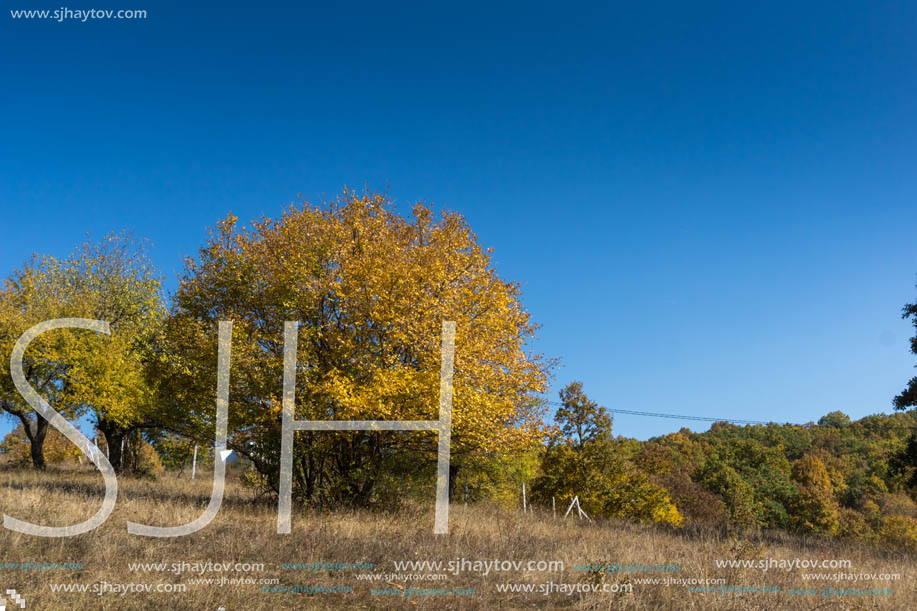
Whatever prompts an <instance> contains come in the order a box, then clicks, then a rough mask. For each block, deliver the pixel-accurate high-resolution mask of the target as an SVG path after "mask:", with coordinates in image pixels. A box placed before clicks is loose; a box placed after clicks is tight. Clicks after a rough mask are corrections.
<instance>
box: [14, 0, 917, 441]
mask: <svg viewBox="0 0 917 611" xmlns="http://www.w3.org/2000/svg"><path fill="white" fill-rule="evenodd" d="M183 4H184V3H183ZM10 8H14V9H20V8H22V9H29V8H36V9H51V10H54V9H56V8H60V7H57V6H50V5H48V6H44V5H40V4H36V3H34V2H29V1H26V0H22V1H21V2H19V3H18V4H17V5H16V6H13V7H10ZM70 8H74V7H70ZM80 8H82V7H80ZM86 8H96V9H115V10H117V9H125V8H129V9H145V10H147V12H148V15H147V18H146V19H143V20H116V19H111V20H105V19H90V20H88V21H86V22H82V21H78V20H65V21H63V22H58V21H55V20H41V19H13V18H12V16H11V15H10V14H9V13H8V12H7V13H3V14H0V53H2V57H3V58H4V61H3V62H0V83H2V89H0V206H2V209H0V211H2V216H0V275H3V276H5V275H7V274H8V273H9V272H10V271H11V270H12V269H14V268H16V267H18V266H19V265H21V263H22V262H23V261H24V260H25V259H26V258H27V257H28V256H29V254H30V253H32V252H35V251H37V252H48V253H51V254H56V255H63V254H66V253H67V252H68V251H69V250H70V249H71V248H72V247H73V246H74V245H75V244H76V243H78V242H79V241H80V240H81V238H82V236H83V234H84V233H85V232H87V231H89V232H92V233H93V234H94V235H96V236H100V235H102V234H104V233H106V232H107V231H109V230H113V229H120V228H125V227H127V228H133V229H134V230H135V232H136V233H137V234H138V235H140V236H143V237H147V238H149V239H151V240H152V241H153V243H154V248H153V251H152V254H153V256H154V259H155V261H156V262H157V264H158V265H159V266H160V267H161V268H162V270H163V272H164V274H165V276H166V279H167V284H168V287H169V288H174V287H175V284H176V282H175V276H176V274H177V273H178V271H180V269H181V265H182V258H183V257H184V256H186V255H193V254H194V253H195V252H196V250H197V248H198V246H199V245H200V244H201V243H202V241H203V240H204V239H205V237H206V230H207V228H208V227H209V226H211V225H213V224H214V223H215V222H216V221H217V220H218V219H219V218H221V217H222V216H224V215H225V214H226V213H227V212H228V211H232V212H234V213H235V214H237V215H239V216H240V217H242V218H243V219H250V218H252V217H256V216H260V215H268V216H277V215H278V214H279V213H280V212H281V210H282V209H283V207H284V206H286V205H287V204H288V203H289V202H291V201H292V200H293V199H294V198H295V196H296V194H297V193H302V194H303V195H305V196H306V197H307V198H309V199H313V200H316V199H319V198H320V197H321V196H322V195H323V194H327V195H328V196H333V195H335V194H336V193H337V192H339V191H340V189H341V188H342V187H343V186H345V185H350V186H355V187H362V186H364V185H368V186H369V187H370V188H374V189H386V188H387V189H388V192H389V193H390V195H391V196H392V197H393V198H395V199H396V200H398V201H399V202H402V203H409V202H412V201H415V200H418V199H426V200H429V201H432V202H434V203H436V204H437V205H441V206H445V207H447V208H449V209H453V210H456V211H459V212H461V213H462V214H464V215H465V216H466V217H467V219H468V221H469V222H470V224H471V226H472V227H473V228H474V229H475V231H476V232H477V233H478V235H479V238H480V240H481V241H482V242H483V243H485V244H486V245H489V246H492V247H493V248H494V249H495V258H496V263H497V268H498V270H499V271H500V273H501V274H502V275H503V276H504V277H506V278H509V279H513V280H518V281H520V282H522V283H523V288H524V301H525V304H526V306H527V308H528V309H529V310H530V311H531V312H532V314H533V316H534V318H535V320H536V321H538V322H540V323H541V324H542V325H543V328H542V330H541V333H540V339H539V341H538V344H537V346H536V347H537V348H538V349H539V350H540V351H543V352H545V353H547V354H548V355H550V356H557V357H561V358H562V359H563V366H562V367H561V368H560V369H558V370H557V372H556V374H557V376H556V380H555V383H554V387H553V388H552V393H551V394H552V398H555V399H556V390H557V389H558V388H559V387H560V386H562V385H563V384H565V383H567V382H569V381H571V380H581V381H583V383H584V385H585V390H586V392H587V393H588V394H589V395H590V396H591V397H593V398H594V399H596V400H597V401H599V402H600V403H602V404H604V405H606V406H608V407H612V408H623V409H635V410H645V411H659V412H675V413H685V414H700V415H710V416H721V417H730V418H746V419H756V420H757V419H764V420H776V421H781V422H783V421H796V422H806V421H809V420H817V419H818V418H819V417H820V416H821V415H823V414H825V413H827V412H829V411H832V410H836V409H840V410H843V411H845V412H847V413H848V414H850V415H851V416H853V417H860V416H863V415H866V414H869V413H874V412H878V411H889V410H890V401H891V398H892V396H893V395H894V394H895V393H897V392H898V391H900V390H901V389H902V388H903V387H904V384H905V382H906V380H907V379H909V378H910V377H911V376H912V375H913V374H914V371H913V369H912V366H913V365H914V363H915V360H914V358H913V357H912V356H911V355H909V354H908V351H907V345H906V340H907V337H908V336H909V335H910V333H909V331H911V328H910V327H909V326H908V324H907V323H906V322H905V321H902V320H901V319H900V310H901V307H902V305H903V304H904V303H905V302H908V301H913V300H914V299H915V298H917V289H915V280H917V248H915V237H917V205H915V201H917V198H915V196H917V173H915V171H914V168H915V167H917V124H915V111H914V100H915V99H917V5H914V4H913V3H905V2H901V3H882V2H879V3H877V2H869V3H867V2H862V3H838V2H832V3H827V2H825V3H816V2H812V3H805V5H804V6H800V5H799V4H798V3H767V4H766V5H762V6H748V5H746V4H743V3H734V2H729V3H726V2H722V3H704V4H702V5H697V4H696V3H683V2H682V3H674V2H672V3H647V2H640V3H637V2H630V3H601V4H599V3H586V4H582V5H571V4H569V3H567V4H560V3H558V4H555V5H546V4H531V3H513V4H506V3H499V2H488V3H482V4H468V3H462V4H454V5H448V6H446V5H438V3H397V4H391V3H389V4H382V3H374V4H365V5H364V4H361V3H348V4H347V5H346V6H339V7H338V6H332V5H331V3H322V4H315V5H304V4H299V3H298V5H297V6H296V7H295V8H281V7H280V5H273V6H271V7H265V6H263V5H255V4H251V3H247V4H245V5H239V4H234V3H230V4H227V3H220V4H219V5H213V6H206V5H199V8H188V7H183V6H179V5H178V4H174V5H169V4H166V3H152V2H150V3H146V5H145V6H144V3H142V2H141V3H139V4H137V3H133V4H129V5H128V4H112V3H108V2H93V3H91V5H87V6H86ZM8 424H9V425H11V424H12V423H11V422H10V423H8ZM696 424H697V423H689V422H684V423H682V422H677V421H672V420H656V419H648V418H638V417H634V416H624V415H621V416H617V417H616V418H615V425H614V429H615V432H616V433H618V434H623V435H627V436H634V437H638V438H646V437H649V436H651V435H656V434H662V433H665V432H668V431H671V430H677V429H678V428H679V427H680V426H681V425H686V426H691V427H692V428H695V429H697V427H696Z"/></svg>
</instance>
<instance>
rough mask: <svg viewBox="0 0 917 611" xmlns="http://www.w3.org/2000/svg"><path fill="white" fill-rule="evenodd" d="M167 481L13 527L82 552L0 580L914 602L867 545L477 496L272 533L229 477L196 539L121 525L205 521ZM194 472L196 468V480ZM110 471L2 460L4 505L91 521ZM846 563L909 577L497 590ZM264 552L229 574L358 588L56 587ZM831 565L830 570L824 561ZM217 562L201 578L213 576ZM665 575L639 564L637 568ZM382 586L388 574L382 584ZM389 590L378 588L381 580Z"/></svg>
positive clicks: (331, 600) (265, 508)
mask: <svg viewBox="0 0 917 611" xmlns="http://www.w3.org/2000/svg"><path fill="white" fill-rule="evenodd" d="M206 476H207V473H206V470H205V472H204V478H203V479H198V480H195V481H193V482H192V481H189V480H188V479H187V477H188V475H187V474H185V476H184V478H183V479H181V480H178V479H175V478H174V477H171V476H164V477H162V478H160V479H159V480H156V481H152V480H135V479H129V478H119V485H120V486H119V487H120V489H119V500H118V504H117V506H116V509H115V511H114V513H113V514H112V516H111V517H110V518H109V519H108V521H107V522H106V523H105V524H104V525H103V526H101V527H99V528H98V529H96V530H95V531H92V532H90V533H87V534H84V535H80V536H77V537H71V538H66V539H63V538H56V539H46V538H37V537H31V536H27V535H20V534H18V533H13V532H11V531H5V532H6V534H5V535H4V536H3V538H2V543H0V562H18V563H25V562H82V563H83V564H84V567H85V568H84V569H82V570H49V571H44V572H42V571H38V570H29V571H22V570H18V569H0V573H2V576H0V586H2V589H4V590H5V589H7V588H15V589H16V590H17V591H18V592H19V593H21V594H23V595H24V596H25V597H26V600H27V601H28V606H27V608H28V609H147V608H149V609H152V608H159V609H207V610H211V611H213V610H216V609H218V608H219V607H220V606H223V607H225V609H226V610H227V611H234V610H239V609H244V610H249V609H252V610H254V609H294V608H298V609H302V608H315V609H324V608H328V609H332V608H344V609H354V608H368V609H389V608H402V607H403V608H426V609H535V608H569V609H641V610H644V609H697V610H701V609H703V610H726V609H874V608H878V609H902V610H903V609H917V589H915V577H917V568H915V566H914V565H915V562H914V561H915V557H913V556H905V555H892V554H886V553H883V552H878V551H876V550H873V549H871V548H868V547H850V546H846V545H844V544H842V543H838V542H832V541H825V540H818V539H808V540H804V539H799V538H792V537H789V536H770V537H768V536H765V535H749V536H748V538H747V539H746V538H744V537H743V538H739V539H737V538H736V537H734V536H731V535H728V534H726V533H709V532H708V533H701V532H684V531H682V532H677V533H676V532H673V531H670V530H666V529H662V528H654V527H644V526H639V525H633V524H623V523H603V524H597V525H596V524H589V523H586V522H578V521H575V520H572V519H571V520H568V521H563V520H561V519H560V518H558V519H557V520H553V519H552V518H551V515H550V512H547V513H544V512H540V513H539V512H536V513H535V514H529V515H527V516H523V515H521V514H520V513H518V512H517V513H507V512H501V511H498V510H494V509H488V508H481V507H468V508H466V507H463V506H461V505H458V506H453V508H452V514H451V523H450V534H449V535H448V536H434V535H433V534H432V525H433V511H432V509H433V508H432V484H431V503H430V506H420V507H412V508H409V509H407V510H405V511H404V512H401V513H397V514H384V515H379V514H369V513H353V512H338V513H331V514H325V515H317V514H314V513H302V512H296V511H294V515H293V532H292V534H289V535H278V534H276V532H275V531H276V519H277V513H276V505H275V504H274V503H268V502H264V501H258V500H257V499H255V498H254V497H253V496H252V494H251V493H250V492H249V491H247V490H244V489H242V488H241V487H240V486H239V485H238V484H235V483H233V482H230V483H229V484H228V486H227V492H226V495H225V500H224V503H223V508H222V509H221V511H220V513H219V514H218V515H217V517H216V518H215V519H214V521H213V522H212V523H211V524H210V525H209V526H208V527H206V528H205V529H203V530H202V531H199V532H197V533H195V534H194V535H191V536H188V537H180V538H172V539H149V538H143V537H138V536H133V535H128V534H127V530H126V527H125V522H126V521H127V520H131V521H135V522H141V523H149V524H154V525H162V526H167V525H176V524H181V523H185V522H188V521H191V520H193V519H194V518H196V517H197V516H198V515H199V513H200V512H201V511H202V509H203V507H204V506H205V505H206V503H207V500H208V498H209V494H210V485H211V484H210V482H209V481H208V480H207V479H206ZM199 477H200V475H199ZM102 490H103V488H102V480H101V476H100V475H98V473H97V472H93V471H89V470H88V469H84V470H63V471H50V472H48V473H46V474H36V473H34V472H31V471H29V470H19V469H13V468H8V469H4V470H2V471H0V510H2V511H3V513H6V514H9V515H11V516H14V517H17V518H20V519H23V520H27V521H30V522H33V523H38V524H44V525H67V524H74V523H76V522H79V521H82V520H85V519H86V518H88V517H90V516H91V515H92V514H94V513H95V511H96V510H97V509H98V507H99V503H100V502H101V498H102V494H103V493H102ZM767 557H771V558H777V559H793V558H818V559H849V560H851V561H852V566H851V568H850V569H846V570H844V572H852V573H900V574H901V580H900V581H878V582H866V584H865V586H864V585H863V584H856V585H857V587H866V588H869V587H878V588H892V589H893V591H894V595H893V596H883V597H870V596H855V597H849V598H847V599H838V598H837V597H832V598H822V597H820V596H789V595H787V594H785V593H779V594H773V593H770V594H764V593H760V594H720V593H704V594H698V593H692V592H689V591H688V589H687V588H685V587H683V586H675V585H672V586H668V587H666V586H664V585H641V584H638V585H635V586H634V591H633V593H632V594H603V593H597V594H573V595H570V596H567V595H564V594H553V595H550V596H547V597H546V596H543V595H542V594H539V593H531V594H502V593H498V592H497V591H496V584H498V583H536V584H540V583H544V582H547V581H553V582H555V583H577V582H589V583H601V582H602V580H604V581H605V582H607V583H615V582H627V581H629V580H631V579H632V578H628V577H627V576H626V575H622V574H616V575H601V574H592V575H590V574H587V573H582V572H577V571H575V570H574V568H573V565H574V564H586V563H593V564H604V563H612V562H618V563H620V564H661V563H665V564H672V563H674V564H678V565H679V566H680V567H681V570H680V571H679V572H678V573H670V574H668V575H669V576H671V577H677V578H710V577H722V578H725V580H726V583H727V584H730V585H738V586H752V585H757V586H761V585H767V586H780V587H781V588H782V589H783V590H786V589H787V588H816V587H818V588H820V587H826V586H828V585H831V586H833V587H835V588H838V587H854V585H855V584H852V583H849V582H843V583H841V584H837V583H831V584H828V583H826V582H812V581H804V580H802V579H801V576H800V575H801V573H802V572H803V571H802V570H799V569H794V570H792V571H785V570H776V569H772V570H769V571H767V572H762V571H760V570H758V569H717V568H716V565H715V563H714V561H715V560H717V559H719V560H723V559H734V558H745V559H751V558H767ZM455 558H466V559H469V560H492V559H500V560H562V561H564V563H565V565H566V568H565V570H564V572H553V573H538V572H525V571H518V572H516V571H512V572H500V573H496V574H495V573H493V572H492V573H491V574H490V575H488V576H486V577H485V576H481V575H478V574H474V573H470V572H465V573H462V574H461V575H459V576H452V575H450V576H449V578H448V579H447V580H446V581H438V582H412V583H413V585H414V586H415V587H453V588H454V587H461V588H474V589H475V590H476V596H474V597H471V598H467V597H452V598H444V597H438V598H430V599H426V600H424V599H422V598H419V597H412V598H411V599H404V598H403V597H402V598H392V597H378V596H377V597H373V596H370V594H369V589H370V584H369V583H368V582H366V581H359V580H357V579H356V577H355V574H357V573H365V572H369V571H348V570H343V571H332V572H330V573H329V572H327V571H323V572H310V571H304V570H291V569H285V570H282V569H281V568H280V563H292V562H317V561H324V562H361V561H364V562H372V563H373V564H374V566H375V568H374V571H375V572H377V573H394V572H395V570H394V566H393V564H392V562H393V561H395V560H450V559H455ZM182 561H185V562H192V563H193V562H207V561H220V562H226V561H230V562H260V563H264V564H265V570H264V572H263V573H258V574H239V573H227V574H225V575H226V576H227V577H240V576H245V577H254V578H271V577H277V578H279V580H280V584H282V585H295V584H301V585H340V586H353V588H354V593H353V594H316V595H314V596H307V595H305V594H292V593H285V594H284V593H265V592H262V591H261V586H259V585H241V586H232V585H225V586H216V585H197V586H190V585H189V586H188V592H187V593H185V594H138V593H128V594H126V595H123V596H118V595H114V594H106V595H103V596H101V597H100V596H98V595H95V594H91V593H86V594H75V593H52V592H51V591H50V589H49V587H48V584H49V583H94V582H98V581H102V580H104V581H107V582H109V583H180V582H184V581H185V580H186V579H188V578H189V577H192V576H190V575H188V574H183V575H181V576H176V575H173V574H170V573H155V572H148V573H142V572H131V571H130V570H129V569H128V566H127V563H128V562H168V563H172V562H182ZM821 571H823V572H836V569H822V570H821ZM219 576H220V574H219V573H209V574H207V575H205V577H219ZM654 576H655V577H665V575H652V574H642V575H640V574H637V575H636V576H635V577H637V578H643V577H650V578H651V577H654ZM373 583H374V584H375V585H373V587H379V585H380V584H382V583H383V582H373ZM383 587H385V586H383Z"/></svg>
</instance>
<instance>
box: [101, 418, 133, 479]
mask: <svg viewBox="0 0 917 611" xmlns="http://www.w3.org/2000/svg"><path fill="white" fill-rule="evenodd" d="M96 426H97V427H98V428H99V430H100V431H102V434H103V435H105V445H107V446H108V462H110V463H111V466H112V468H113V469H114V470H115V473H122V472H123V471H124V461H123V460H122V455H121V441H122V440H123V439H124V437H125V436H126V435H127V434H128V433H129V432H130V430H129V429H125V428H122V427H120V426H118V425H117V424H115V423H113V422H108V421H107V420H101V419H100V420H99V422H98V424H97V425H96Z"/></svg>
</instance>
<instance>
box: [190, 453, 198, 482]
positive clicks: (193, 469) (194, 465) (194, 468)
mask: <svg viewBox="0 0 917 611" xmlns="http://www.w3.org/2000/svg"><path fill="white" fill-rule="evenodd" d="M196 471H197V446H194V458H193V459H192V460H191V479H194V473H195V472H196Z"/></svg>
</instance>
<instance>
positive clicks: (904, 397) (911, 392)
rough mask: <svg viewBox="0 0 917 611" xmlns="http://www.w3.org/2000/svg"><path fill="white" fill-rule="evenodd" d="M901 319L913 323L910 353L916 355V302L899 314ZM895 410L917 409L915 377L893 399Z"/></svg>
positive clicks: (909, 304)
mask: <svg viewBox="0 0 917 611" xmlns="http://www.w3.org/2000/svg"><path fill="white" fill-rule="evenodd" d="M901 317H902V318H905V319H907V318H911V319H912V321H911V322H913V323H914V330H915V332H914V337H912V338H911V352H912V353H913V354H917V302H914V303H908V304H906V305H905V306H904V308H903V310H902V312H901ZM893 403H894V406H895V409H900V410H905V409H907V408H909V407H917V377H913V378H911V379H910V381H909V382H908V383H907V387H906V388H905V389H904V390H903V391H901V394H899V395H898V396H896V397H895V399H894V402H893Z"/></svg>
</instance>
